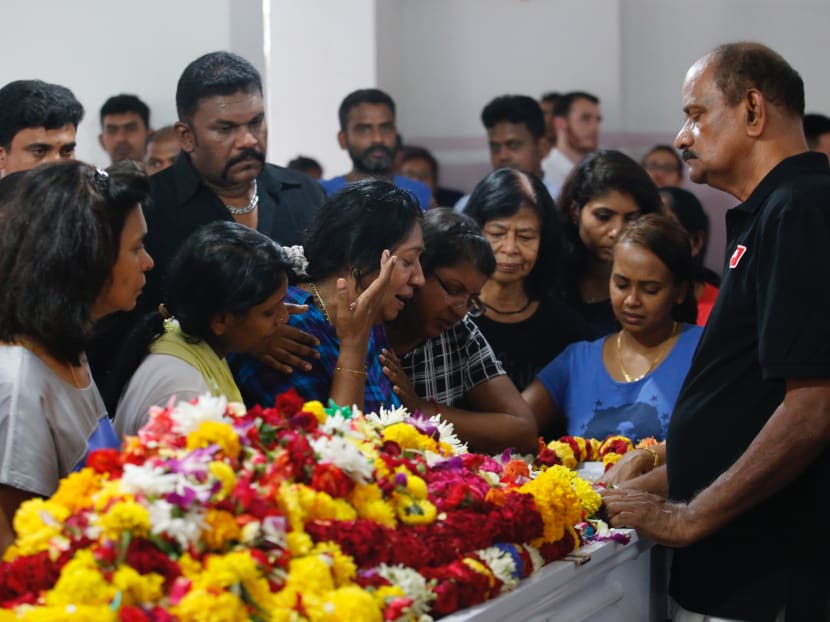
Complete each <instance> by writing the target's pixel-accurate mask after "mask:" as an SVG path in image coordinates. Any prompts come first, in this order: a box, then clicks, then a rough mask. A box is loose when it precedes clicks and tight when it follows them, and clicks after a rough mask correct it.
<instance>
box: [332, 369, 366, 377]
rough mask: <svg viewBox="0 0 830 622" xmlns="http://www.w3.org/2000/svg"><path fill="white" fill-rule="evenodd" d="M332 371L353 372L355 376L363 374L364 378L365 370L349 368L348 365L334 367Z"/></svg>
mask: <svg viewBox="0 0 830 622" xmlns="http://www.w3.org/2000/svg"><path fill="white" fill-rule="evenodd" d="M334 371H344V372H346V373H349V374H354V375H355V376H363V377H364V378H366V370H365V369H350V368H348V367H335V368H334Z"/></svg>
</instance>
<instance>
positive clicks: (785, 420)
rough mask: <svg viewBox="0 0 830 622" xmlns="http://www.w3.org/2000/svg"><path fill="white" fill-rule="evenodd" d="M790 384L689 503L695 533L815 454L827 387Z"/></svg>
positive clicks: (829, 401) (828, 417) (824, 423)
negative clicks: (732, 458)
mask: <svg viewBox="0 0 830 622" xmlns="http://www.w3.org/2000/svg"><path fill="white" fill-rule="evenodd" d="M827 384H828V383H824V382H822V383H819V386H815V385H813V386H798V385H796V386H790V387H788V390H787V395H786V397H785V399H784V401H783V402H782V403H781V404H780V405H779V406H778V408H777V409H776V410H775V412H774V413H773V415H772V417H770V419H769V420H768V421H767V423H766V425H765V426H764V427H763V428H762V429H761V431H760V432H759V433H758V435H757V436H756V437H755V440H753V442H752V443H751V444H750V446H749V447H748V448H747V449H746V451H745V452H744V453H743V455H741V457H740V458H738V460H737V461H736V462H735V464H733V465H732V466H731V467H730V468H729V469H728V470H727V471H726V472H724V473H723V474H721V475H720V477H718V478H717V479H716V480H715V481H714V482H713V483H712V484H711V485H709V486H708V487H707V488H705V489H704V490H703V491H701V492H700V494H698V495H697V496H696V497H695V498H694V499H693V500H692V501H691V502H690V503H689V510H690V512H691V514H692V516H693V519H694V523H695V539H699V538H702V537H705V536H706V535H708V534H710V533H712V532H713V531H715V530H717V529H718V528H720V527H721V526H723V525H724V524H726V523H728V522H729V521H731V520H732V519H734V518H735V517H736V516H739V515H740V514H742V513H744V512H746V511H747V510H749V509H750V508H752V507H754V506H755V505H757V504H758V503H760V502H762V501H763V500H764V499H767V498H768V497H770V496H772V495H773V494H775V493H776V492H778V491H779V490H781V489H782V488H784V487H785V486H786V485H787V484H788V483H789V482H791V481H792V480H793V479H795V478H796V477H797V476H798V475H799V474H800V473H801V472H802V471H804V469H805V468H807V466H808V465H809V464H810V463H811V462H813V460H815V459H816V457H817V456H818V455H819V454H820V453H821V451H822V450H823V449H824V448H825V447H826V446H827V442H828V439H830V388H828V386H827Z"/></svg>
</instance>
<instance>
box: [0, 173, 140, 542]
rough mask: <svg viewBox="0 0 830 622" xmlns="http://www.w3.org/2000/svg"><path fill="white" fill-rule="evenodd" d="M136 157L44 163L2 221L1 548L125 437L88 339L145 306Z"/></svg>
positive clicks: (25, 180) (28, 179)
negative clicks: (101, 325) (22, 512)
mask: <svg viewBox="0 0 830 622" xmlns="http://www.w3.org/2000/svg"><path fill="white" fill-rule="evenodd" d="M148 196H149V182H148V180H147V177H146V175H144V173H143V172H141V171H140V170H138V169H137V168H135V166H134V165H130V164H125V165H121V166H119V167H118V168H115V169H113V170H111V171H110V172H109V173H108V172H106V171H101V170H98V169H95V168H94V167H91V166H89V165H87V164H83V163H81V162H66V163H60V164H50V165H46V166H41V167H38V168H36V169H34V170H32V171H30V172H29V173H27V174H26V175H25V176H24V178H23V179H22V180H21V182H20V185H19V187H18V189H17V191H16V193H15V196H14V197H13V198H12V199H11V200H10V201H9V202H8V203H7V204H5V206H4V210H3V214H2V221H0V292H2V295H0V510H2V512H3V515H4V517H5V519H6V520H5V521H0V552H2V551H3V550H5V549H6V547H7V546H8V545H9V544H10V543H11V541H12V540H13V538H14V534H13V533H12V532H11V530H10V529H9V527H8V526H9V525H11V524H12V519H13V516H14V513H15V511H16V510H17V508H18V506H19V505H20V504H21V503H22V502H23V501H25V500H26V499H28V498H31V497H35V496H44V497H45V496H48V495H51V494H52V493H54V492H55V490H56V489H57V486H58V482H59V480H60V478H62V477H64V476H66V475H67V474H69V473H70V472H72V471H73V470H77V469H79V468H81V467H82V466H83V465H84V462H85V459H86V456H87V454H88V453H89V451H90V450H91V449H95V448H100V447H118V439H117V437H116V436H115V433H114V432H113V430H112V426H111V425H110V422H109V419H108V417H107V413H106V409H105V407H104V403H103V400H102V399H101V396H100V394H99V393H98V388H97V387H96V386H95V382H94V381H93V380H92V377H91V376H90V374H89V368H88V366H87V364H86V360H85V357H84V354H83V352H84V347H85V345H86V343H87V340H88V338H89V334H90V329H91V327H92V325H93V323H94V322H95V321H96V320H98V319H100V318H102V317H103V316H105V315H107V314H110V313H113V312H115V311H126V310H129V309H132V308H133V307H134V306H135V302H136V298H137V297H138V295H139V293H141V289H142V288H143V286H144V273H145V272H146V271H147V270H149V269H150V268H152V267H153V260H152V259H151V258H150V256H149V255H148V254H147V252H146V251H145V250H144V235H145V233H146V231H147V227H146V224H145V222H144V215H143V213H142V209H141V205H142V203H144V202H145V201H146V200H147V198H148Z"/></svg>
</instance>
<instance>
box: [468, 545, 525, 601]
mask: <svg viewBox="0 0 830 622" xmlns="http://www.w3.org/2000/svg"><path fill="white" fill-rule="evenodd" d="M476 555H478V556H479V557H480V558H481V561H483V562H484V563H485V564H487V567H488V568H490V570H491V571H492V572H493V574H494V575H496V578H497V579H499V581H501V582H502V583H504V587H502V591H503V592H508V591H510V590H513V589H515V588H516V586H517V585H519V580H518V579H517V578H516V562H515V560H514V559H513V556H512V555H510V553H508V552H507V551H502V550H501V549H500V548H498V547H495V546H488V547H487V548H486V549H480V550H478V551H476Z"/></svg>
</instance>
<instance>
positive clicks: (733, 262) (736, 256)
mask: <svg viewBox="0 0 830 622" xmlns="http://www.w3.org/2000/svg"><path fill="white" fill-rule="evenodd" d="M744 253H746V246H744V245H743V244H738V246H737V247H735V252H734V253H732V256H731V257H730V258H729V269H730V270H734V269H735V268H737V267H738V263H739V262H740V261H741V257H743V256H744Z"/></svg>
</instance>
